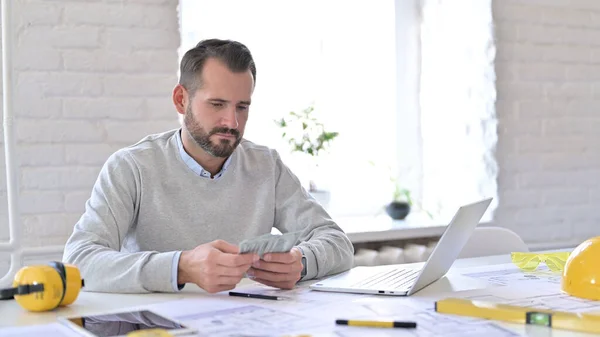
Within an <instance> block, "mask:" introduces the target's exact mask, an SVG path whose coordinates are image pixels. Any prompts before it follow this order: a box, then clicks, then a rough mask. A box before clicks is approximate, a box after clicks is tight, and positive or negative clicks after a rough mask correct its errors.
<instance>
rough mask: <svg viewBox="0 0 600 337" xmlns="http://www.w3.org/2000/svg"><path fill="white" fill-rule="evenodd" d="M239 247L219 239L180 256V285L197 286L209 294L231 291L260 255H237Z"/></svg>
mask: <svg viewBox="0 0 600 337" xmlns="http://www.w3.org/2000/svg"><path fill="white" fill-rule="evenodd" d="M238 253H239V247H238V246H236V245H232V244H230V243H228V242H226V241H223V240H216V241H212V242H209V243H205V244H203V245H200V246H198V247H196V248H194V249H192V250H186V251H184V252H182V253H181V256H180V258H179V266H178V272H177V283H179V284H183V283H195V284H196V285H197V286H199V287H200V288H202V289H204V290H206V291H207V292H209V293H216V292H220V291H225V290H231V289H233V288H235V286H236V285H237V284H238V283H239V282H240V281H241V279H242V278H243V277H244V274H245V273H246V272H247V271H248V269H249V268H250V266H252V263H253V262H256V261H258V260H259V259H260V257H259V256H258V255H257V254H251V253H248V254H238Z"/></svg>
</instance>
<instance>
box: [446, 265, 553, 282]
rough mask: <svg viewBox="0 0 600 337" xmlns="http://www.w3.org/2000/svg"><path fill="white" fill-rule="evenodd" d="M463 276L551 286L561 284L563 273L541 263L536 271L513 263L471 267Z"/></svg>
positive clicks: (490, 280)
mask: <svg viewBox="0 0 600 337" xmlns="http://www.w3.org/2000/svg"><path fill="white" fill-rule="evenodd" d="M458 272H459V273H460V274H462V275H463V276H467V277H472V278H476V279H480V280H484V281H487V282H488V283H489V284H491V285H497V286H507V285H514V284H518V285H519V286H523V285H525V286H533V287H550V288H555V287H556V286H557V285H560V280H561V274H560V273H556V272H553V271H550V270H549V269H548V267H546V266H545V265H543V264H542V265H540V266H539V267H538V269H537V270H536V271H532V272H525V271H522V270H521V269H519V268H518V267H517V266H515V265H514V264H512V263H507V264H498V265H491V266H483V267H470V268H468V269H465V270H464V271H463V272H461V271H460V270H459V271H458Z"/></svg>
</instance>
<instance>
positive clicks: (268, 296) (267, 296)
mask: <svg viewBox="0 0 600 337" xmlns="http://www.w3.org/2000/svg"><path fill="white" fill-rule="evenodd" d="M229 296H238V297H248V298H259V299H263V300H273V301H278V300H283V297H278V296H270V295H260V294H248V293H238V292H235V291H230V292H229Z"/></svg>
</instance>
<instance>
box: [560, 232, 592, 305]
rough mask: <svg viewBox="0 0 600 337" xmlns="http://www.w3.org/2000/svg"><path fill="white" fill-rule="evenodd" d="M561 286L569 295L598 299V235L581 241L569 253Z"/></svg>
mask: <svg viewBox="0 0 600 337" xmlns="http://www.w3.org/2000/svg"><path fill="white" fill-rule="evenodd" d="M561 286H562V290H563V291H564V292H566V293H567V294H569V295H571V296H575V297H579V298H584V299H589V300H600V236H597V237H594V238H591V239H588V240H586V241H584V242H582V243H581V244H580V245H579V246H577V248H575V250H574V251H573V252H572V253H571V255H570V256H569V258H568V259H567V263H566V264H565V269H564V270H563V274H562V282H561Z"/></svg>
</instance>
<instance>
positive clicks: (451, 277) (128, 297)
mask: <svg viewBox="0 0 600 337" xmlns="http://www.w3.org/2000/svg"><path fill="white" fill-rule="evenodd" d="M503 263H510V258H509V256H507V255H504V256H490V257H481V258H471V259H461V260H457V261H456V262H455V263H454V265H453V267H452V269H451V271H450V272H449V273H448V274H447V275H446V276H445V277H444V278H442V279H441V280H439V281H437V282H435V283H433V284H431V285H430V286H428V287H426V288H425V289H423V290H421V291H420V292H418V293H417V294H415V295H414V296H415V297H425V298H430V297H435V296H436V295H437V294H443V293H451V292H456V291H463V290H472V289H482V288H486V287H488V284H487V283H484V282H483V281H481V280H476V279H470V278H466V277H464V276H461V275H459V274H457V273H455V271H457V270H458V268H469V267H480V266H489V265H494V264H503ZM418 265H422V263H415V264H412V265H411V266H418ZM251 283H252V281H250V280H244V281H243V282H242V284H240V286H244V285H248V284H251ZM206 296H211V295H207V294H206V293H203V292H202V290H201V289H199V288H198V287H195V286H194V285H187V286H186V288H185V289H184V291H182V292H180V293H152V294H142V295H140V294H104V293H91V292H82V293H81V294H80V296H79V298H78V299H77V300H76V302H75V303H74V304H73V305H71V306H69V307H66V308H60V309H59V310H55V311H52V312H45V313H30V312H27V311H26V310H24V309H22V308H21V307H20V306H18V304H17V303H16V302H15V301H0V327H6V326H17V325H21V326H22V325H33V324H43V323H51V322H55V321H56V318H57V317H60V316H74V315H76V314H77V315H81V314H97V313H103V312H115V311H118V310H122V309H123V308H126V307H140V306H145V305H151V304H156V303H161V302H166V301H172V300H176V299H184V298H194V297H206ZM502 324H504V323H502ZM510 327H512V328H516V329H518V330H523V331H518V332H520V333H524V332H526V333H527V335H529V336H538V335H540V336H541V335H545V336H547V335H548V331H547V330H545V329H544V328H537V327H536V328H533V330H531V328H527V330H525V328H524V327H521V326H515V325H510ZM536 329H542V330H536ZM572 335H575V334H571V333H570V332H566V331H553V332H552V336H554V337H557V336H572ZM577 336H586V335H585V334H577Z"/></svg>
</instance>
